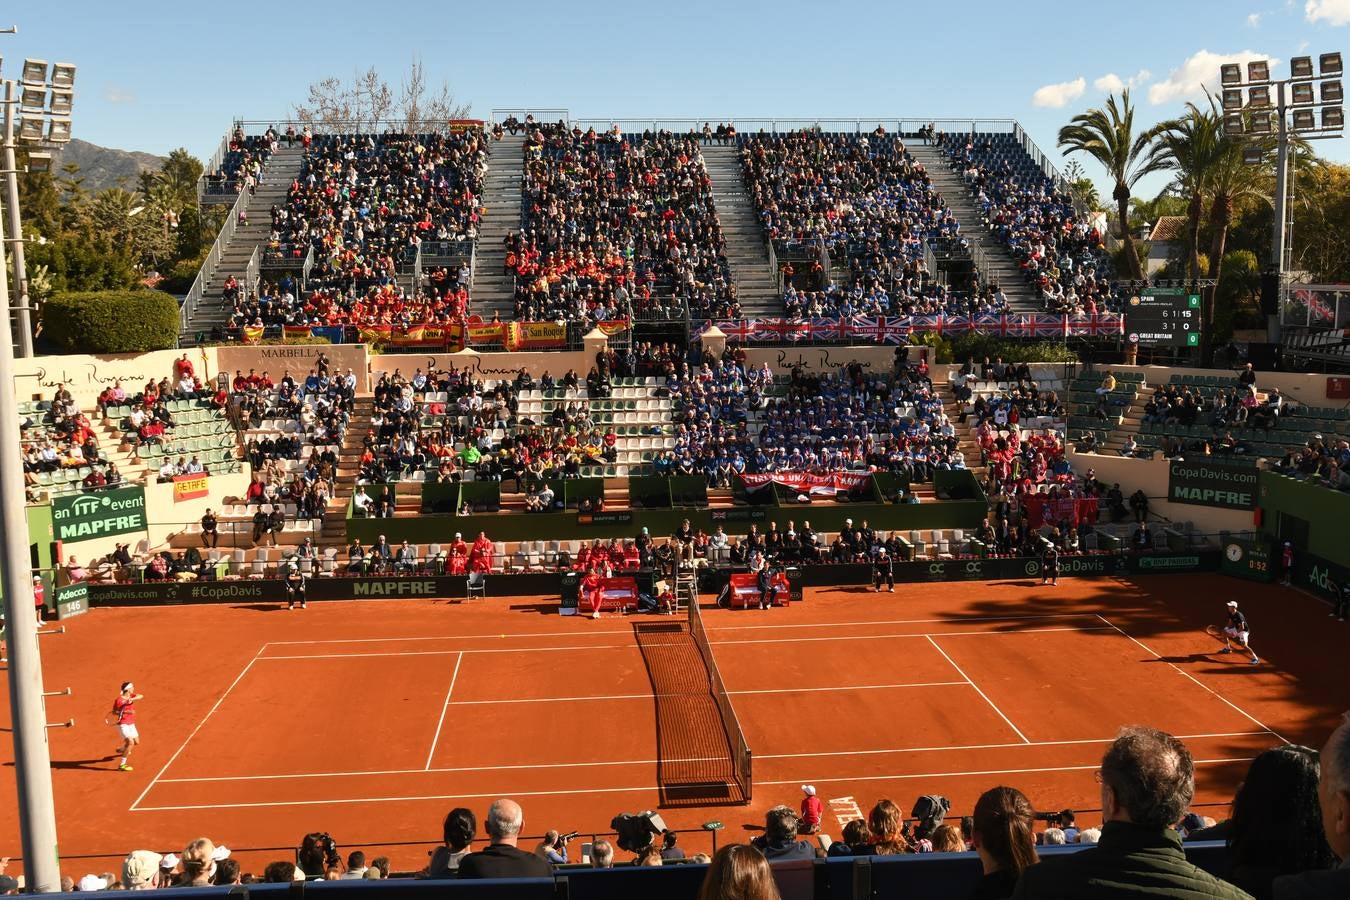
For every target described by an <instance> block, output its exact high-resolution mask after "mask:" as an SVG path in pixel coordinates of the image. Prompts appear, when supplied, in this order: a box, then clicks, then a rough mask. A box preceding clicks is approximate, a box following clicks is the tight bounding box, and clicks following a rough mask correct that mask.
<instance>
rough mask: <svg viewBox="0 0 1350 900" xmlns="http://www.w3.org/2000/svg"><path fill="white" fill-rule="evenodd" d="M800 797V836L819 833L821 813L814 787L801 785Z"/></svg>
mask: <svg viewBox="0 0 1350 900" xmlns="http://www.w3.org/2000/svg"><path fill="white" fill-rule="evenodd" d="M802 795H803V796H802V815H801V824H800V830H801V833H802V834H815V833H816V832H818V831H820V815H821V812H822V811H823V810H822V806H821V802H820V798H819V797H817V796H816V786H815V785H814V784H804V785H802Z"/></svg>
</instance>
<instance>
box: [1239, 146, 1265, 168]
mask: <svg viewBox="0 0 1350 900" xmlns="http://www.w3.org/2000/svg"><path fill="white" fill-rule="evenodd" d="M1265 156H1266V154H1265V151H1264V150H1262V149H1261V145H1260V144H1247V145H1246V146H1245V147H1243V148H1242V161H1243V162H1244V163H1245V164H1247V165H1249V166H1256V165H1260V164H1261V162H1262V161H1263V160H1264V159H1265Z"/></svg>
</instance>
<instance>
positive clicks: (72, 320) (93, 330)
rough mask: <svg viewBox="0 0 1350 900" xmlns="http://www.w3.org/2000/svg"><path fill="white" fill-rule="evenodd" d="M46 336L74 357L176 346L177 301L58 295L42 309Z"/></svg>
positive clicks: (140, 294)
mask: <svg viewBox="0 0 1350 900" xmlns="http://www.w3.org/2000/svg"><path fill="white" fill-rule="evenodd" d="M42 326H43V334H44V335H45V336H46V337H47V339H48V340H50V341H52V342H53V343H55V344H56V345H57V346H58V347H60V348H61V349H63V350H67V351H69V352H72V353H145V352H147V351H150V350H165V349H168V348H170V347H173V346H175V345H176V344H177V341H178V301H177V300H175V299H174V298H173V297H172V296H170V295H169V294H165V293H163V292H161V291H145V290H142V291H90V292H79V293H65V294H57V295H55V296H54V297H52V299H51V300H49V301H48V302H47V303H46V305H44V306H43V308H42Z"/></svg>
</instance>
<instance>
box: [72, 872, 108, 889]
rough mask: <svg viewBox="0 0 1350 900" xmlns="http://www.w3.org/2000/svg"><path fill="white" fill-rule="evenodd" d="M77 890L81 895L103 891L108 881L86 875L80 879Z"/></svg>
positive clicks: (106, 887) (96, 876)
mask: <svg viewBox="0 0 1350 900" xmlns="http://www.w3.org/2000/svg"><path fill="white" fill-rule="evenodd" d="M79 889H80V892H81V893H87V892H90V891H105V890H107V889H108V879H106V878H101V877H99V876H98V875H86V876H84V877H83V878H81V879H80V885H79Z"/></svg>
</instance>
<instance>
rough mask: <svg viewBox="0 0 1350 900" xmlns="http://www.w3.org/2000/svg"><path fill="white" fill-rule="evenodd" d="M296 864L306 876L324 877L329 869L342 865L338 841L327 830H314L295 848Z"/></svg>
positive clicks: (338, 867)
mask: <svg viewBox="0 0 1350 900" xmlns="http://www.w3.org/2000/svg"><path fill="white" fill-rule="evenodd" d="M295 864H296V866H298V867H299V868H300V870H301V871H302V872H304V873H305V877H306V878H322V877H323V876H324V874H325V873H326V872H327V871H328V870H329V869H334V868H337V869H340V868H341V867H342V856H341V855H340V854H339V853H338V845H337V841H335V840H333V836H332V835H331V834H329V833H328V832H326V831H312V832H310V833H309V834H307V835H305V836H304V838H303V839H302V840H301V841H300V846H299V847H297V848H296V850H295Z"/></svg>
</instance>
